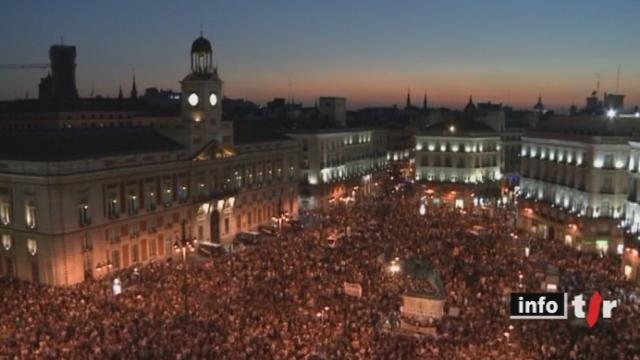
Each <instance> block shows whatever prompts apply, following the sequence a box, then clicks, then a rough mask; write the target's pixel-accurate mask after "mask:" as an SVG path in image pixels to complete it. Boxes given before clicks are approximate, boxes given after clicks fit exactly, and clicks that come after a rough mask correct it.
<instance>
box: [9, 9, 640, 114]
mask: <svg viewBox="0 0 640 360" xmlns="http://www.w3.org/2000/svg"><path fill="white" fill-rule="evenodd" d="M639 16H640V1H638V0H624V1H623V0H620V1H586V0H582V1H557V0H537V1H514V0H504V1H478V0H449V1H426V0H422V1H419V0H415V1H381V0H375V1H374V0H367V1H345V0H342V1H327V0H324V1H300V0H297V1H296V0H286V1H263V0H262V1H260V0H255V1H246V0H237V1H211V0H209V1H175V0H174V1H158V0H155V1H101V2H98V1H66V0H65V1H62V0H56V1H50V0H49V1H44V0H39V1H13V0H6V1H3V2H2V4H0V46H1V48H2V51H1V52H0V64H6V63H36V62H47V61H48V48H49V46H50V45H52V44H54V43H59V42H60V38H61V36H63V37H64V43H65V44H72V45H76V46H77V51H78V56H77V59H76V61H77V82H78V89H79V91H80V95H81V96H88V95H89V93H90V91H91V88H92V86H94V88H95V93H96V94H103V95H108V96H115V95H116V94H117V92H118V85H119V84H120V83H121V84H122V86H123V89H124V90H125V92H128V91H129V88H130V86H131V72H132V68H133V67H135V69H136V75H137V81H138V86H139V89H144V88H146V87H151V86H156V87H160V88H166V89H169V88H170V89H174V90H178V89H179V83H178V81H179V80H180V79H182V78H183V77H184V76H185V75H186V74H187V72H188V70H189V68H188V67H189V49H190V46H191V42H192V41H193V40H194V39H195V38H196V37H197V36H198V33H199V30H200V25H201V24H202V28H203V31H204V35H205V36H206V37H207V38H209V39H210V40H211V41H212V43H213V46H214V62H215V63H217V64H218V66H219V73H220V76H221V77H222V79H223V80H224V81H225V92H226V95H227V96H229V97H242V98H247V99H249V100H252V101H255V102H258V103H261V104H264V103H265V102H266V101H268V100H269V99H271V98H273V97H286V96H287V94H288V81H289V80H288V79H291V82H292V88H293V93H294V95H295V98H296V100H301V101H303V102H304V103H305V104H313V101H314V99H315V98H317V97H318V96H323V95H329V96H333V95H335V96H345V97H347V98H348V106H349V107H350V108H356V107H362V106H376V105H392V104H404V101H405V97H406V92H407V88H411V93H412V98H413V100H414V103H420V104H421V102H422V97H423V94H424V91H425V89H426V91H427V92H428V94H429V101H430V103H431V104H432V105H435V106H454V107H459V106H461V105H463V104H464V103H465V102H466V101H467V99H468V96H469V94H473V97H474V100H478V101H484V100H491V101H493V102H502V103H506V104H511V105H514V106H516V107H526V108H530V107H531V106H532V105H533V104H534V103H535V101H536V98H537V96H538V93H539V92H540V93H542V96H543V100H544V102H545V104H546V105H547V106H550V107H555V108H556V109H559V110H562V109H566V108H567V107H568V106H569V105H571V103H572V102H574V103H575V104H576V105H579V106H582V105H583V103H584V98H585V96H587V95H588V94H589V93H590V92H591V91H592V90H593V89H594V88H595V86H596V74H600V89H601V91H609V92H615V91H616V69H617V67H618V65H620V67H621V77H620V86H619V92H621V93H624V94H626V95H627V98H626V100H625V103H626V104H627V105H629V106H632V105H635V104H637V103H640V46H638V35H639V34H640V21H639V20H638V18H639ZM45 74H46V70H41V69H36V70H0V84H1V86H0V99H13V98H17V97H24V96H25V92H27V91H28V92H29V93H30V94H31V96H37V84H38V81H39V78H40V77H42V76H44V75H45ZM92 84H93V85H92Z"/></svg>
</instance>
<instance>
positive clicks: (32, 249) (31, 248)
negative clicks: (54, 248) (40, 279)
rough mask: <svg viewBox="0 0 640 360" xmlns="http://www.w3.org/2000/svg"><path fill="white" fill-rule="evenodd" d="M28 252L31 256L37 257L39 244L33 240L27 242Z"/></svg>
mask: <svg viewBox="0 0 640 360" xmlns="http://www.w3.org/2000/svg"><path fill="white" fill-rule="evenodd" d="M27 251H28V252H29V254H31V255H35V254H36V253H37V252H38V243H37V242H36V241H35V240H33V239H28V240H27Z"/></svg>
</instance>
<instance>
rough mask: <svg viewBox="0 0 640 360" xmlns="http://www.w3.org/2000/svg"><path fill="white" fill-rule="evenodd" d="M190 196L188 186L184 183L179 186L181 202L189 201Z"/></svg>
mask: <svg viewBox="0 0 640 360" xmlns="http://www.w3.org/2000/svg"><path fill="white" fill-rule="evenodd" d="M188 197H189V192H188V191H187V186H186V185H182V186H180V187H179V188H178V201H179V202H180V203H184V202H186V201H187V199H188Z"/></svg>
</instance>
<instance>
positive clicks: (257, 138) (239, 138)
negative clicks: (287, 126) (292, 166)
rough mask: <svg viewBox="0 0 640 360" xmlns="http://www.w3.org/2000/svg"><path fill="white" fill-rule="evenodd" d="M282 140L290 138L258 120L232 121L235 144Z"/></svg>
mask: <svg viewBox="0 0 640 360" xmlns="http://www.w3.org/2000/svg"><path fill="white" fill-rule="evenodd" d="M283 140H291V138H290V137H288V136H287V135H285V134H283V133H280V132H278V131H276V130H274V129H273V128H269V127H267V126H266V125H264V124H261V123H260V122H256V121H254V122H251V121H234V123H233V143H234V144H236V145H245V144H252V143H261V142H269V141H283Z"/></svg>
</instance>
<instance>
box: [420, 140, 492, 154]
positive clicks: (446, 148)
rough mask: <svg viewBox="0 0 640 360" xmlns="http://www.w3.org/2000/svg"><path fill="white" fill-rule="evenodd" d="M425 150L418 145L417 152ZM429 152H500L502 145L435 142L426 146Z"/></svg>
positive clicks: (421, 145)
mask: <svg viewBox="0 0 640 360" xmlns="http://www.w3.org/2000/svg"><path fill="white" fill-rule="evenodd" d="M423 149H425V146H424V145H423V144H422V143H418V144H417V145H416V150H418V151H420V150H423ZM426 150H427V151H440V152H465V153H471V152H494V151H498V150H500V144H496V143H487V144H485V143H479V144H465V143H451V142H433V143H429V144H427V146H426Z"/></svg>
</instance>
